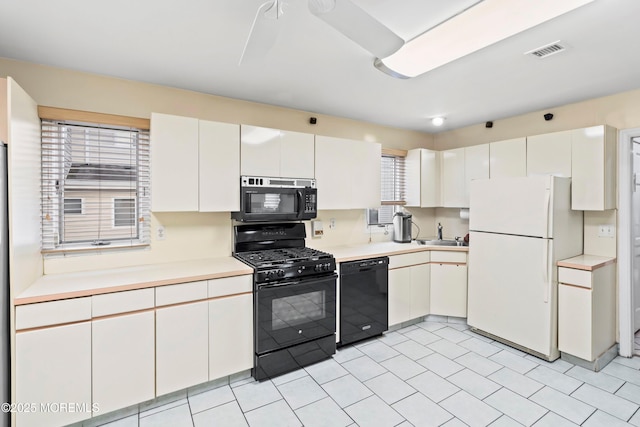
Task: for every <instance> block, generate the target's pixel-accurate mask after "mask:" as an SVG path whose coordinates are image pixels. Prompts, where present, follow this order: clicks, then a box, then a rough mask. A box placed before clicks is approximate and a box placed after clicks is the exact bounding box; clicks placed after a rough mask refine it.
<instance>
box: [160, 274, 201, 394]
mask: <svg viewBox="0 0 640 427" xmlns="http://www.w3.org/2000/svg"><path fill="white" fill-rule="evenodd" d="M176 286H182V285H176ZM208 325H209V302H207V301H202V302H195V303H186V304H182V305H176V306H172V307H166V308H158V309H157V310H156V395H157V396H161V395H163V394H167V393H171V392H172V391H176V390H181V389H184V388H187V387H191V386H193V385H196V384H200V383H204V382H206V381H208V380H209V331H208Z"/></svg>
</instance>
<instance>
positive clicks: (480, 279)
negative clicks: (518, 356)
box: [467, 232, 558, 359]
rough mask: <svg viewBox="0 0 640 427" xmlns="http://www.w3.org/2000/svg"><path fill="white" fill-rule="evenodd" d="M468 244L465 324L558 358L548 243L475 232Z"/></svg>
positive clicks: (554, 293)
mask: <svg viewBox="0 0 640 427" xmlns="http://www.w3.org/2000/svg"><path fill="white" fill-rule="evenodd" d="M470 240H471V241H472V242H473V244H472V245H471V246H470V247H469V264H468V272H469V284H468V297H469V300H468V304H467V323H468V324H469V325H470V326H472V327H475V328H478V329H480V330H482V331H485V332H488V333H490V334H493V335H495V336H497V337H500V338H503V339H504V340H507V341H510V342H512V343H515V344H518V345H520V346H522V347H525V348H527V349H530V350H533V351H535V352H537V353H539V354H541V355H544V356H546V357H547V358H550V359H555V358H557V357H558V349H557V322H556V313H557V305H556V304H557V284H556V283H555V282H554V280H553V262H552V261H551V260H553V242H552V240H549V239H541V238H532V237H522V236H509V235H504V234H491V233H478V232H471V236H470Z"/></svg>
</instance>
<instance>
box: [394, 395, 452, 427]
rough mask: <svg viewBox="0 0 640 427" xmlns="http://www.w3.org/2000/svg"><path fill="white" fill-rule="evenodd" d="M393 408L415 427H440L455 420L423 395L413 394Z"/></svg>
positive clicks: (395, 404)
mask: <svg viewBox="0 0 640 427" xmlns="http://www.w3.org/2000/svg"><path fill="white" fill-rule="evenodd" d="M391 407H392V408H393V409H395V410H396V411H398V412H399V413H400V414H401V415H402V416H403V417H405V418H406V419H407V421H409V422H410V423H411V424H413V425H414V426H425V427H429V426H439V425H441V424H443V423H445V422H447V421H448V420H450V419H451V418H453V415H451V414H450V413H449V412H447V411H445V410H444V409H442V408H441V407H440V406H439V405H437V404H435V403H433V402H432V401H431V400H429V399H427V398H426V397H425V396H424V395H423V394H421V393H415V394H412V395H411V396H409V397H407V398H405V399H402V400H401V401H399V402H396V403H394V404H393V405H391Z"/></svg>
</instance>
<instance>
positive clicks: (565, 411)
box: [530, 387, 596, 424]
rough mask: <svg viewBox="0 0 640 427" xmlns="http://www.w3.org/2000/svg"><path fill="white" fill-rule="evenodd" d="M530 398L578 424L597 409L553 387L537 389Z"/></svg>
mask: <svg viewBox="0 0 640 427" xmlns="http://www.w3.org/2000/svg"><path fill="white" fill-rule="evenodd" d="M530 400H532V401H534V402H536V403H537V404H538V405H540V406H543V407H545V408H547V409H549V410H551V411H553V412H555V413H556V414H558V415H561V416H563V417H565V418H567V419H568V420H569V421H572V422H574V423H576V424H582V423H583V422H584V421H585V420H586V419H587V418H589V417H590V416H591V414H593V413H594V412H595V411H596V408H594V407H593V406H590V405H587V404H586V403H583V402H581V401H579V400H577V399H574V398H573V397H569V396H567V395H566V394H563V393H560V392H559V391H557V390H554V389H552V388H551V387H544V388H542V389H541V390H540V391H537V392H536V393H535V394H534V395H532V396H531V397H530Z"/></svg>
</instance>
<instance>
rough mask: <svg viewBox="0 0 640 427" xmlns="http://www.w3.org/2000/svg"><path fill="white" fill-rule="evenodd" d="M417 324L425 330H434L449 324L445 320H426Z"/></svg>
mask: <svg viewBox="0 0 640 427" xmlns="http://www.w3.org/2000/svg"><path fill="white" fill-rule="evenodd" d="M417 326H419V327H421V328H422V329H424V330H425V331H429V332H434V331H437V330H438V329H442V328H446V327H447V324H446V323H443V322H432V321H429V320H427V321H425V322H421V323H418V324H417Z"/></svg>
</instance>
